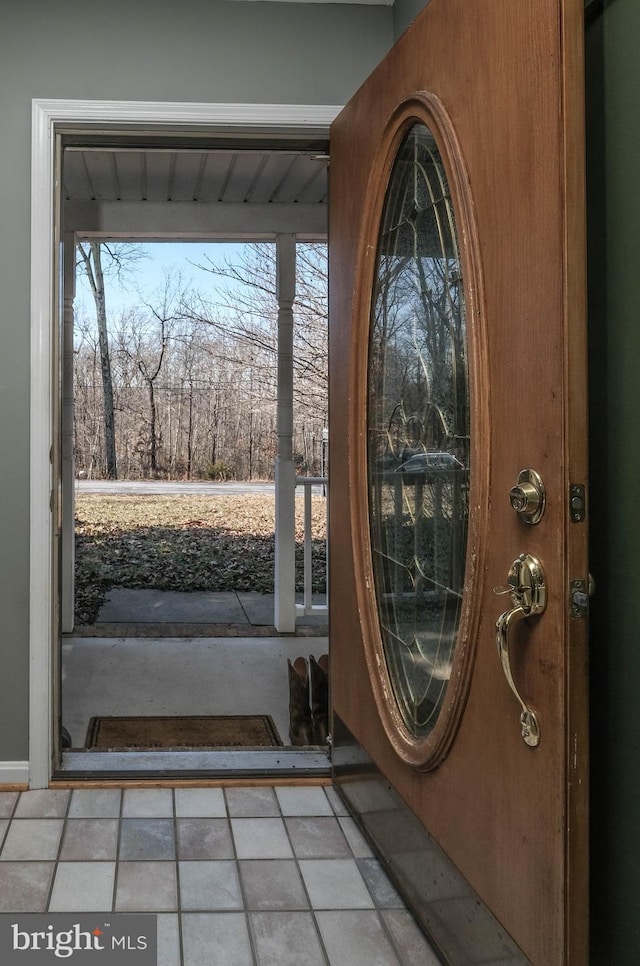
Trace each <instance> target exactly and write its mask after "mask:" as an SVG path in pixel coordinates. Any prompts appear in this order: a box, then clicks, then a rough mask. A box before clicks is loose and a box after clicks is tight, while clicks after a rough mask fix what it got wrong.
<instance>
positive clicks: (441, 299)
mask: <svg viewBox="0 0 640 966" xmlns="http://www.w3.org/2000/svg"><path fill="white" fill-rule="evenodd" d="M369 331H370V339H369V356H368V359H369V361H368V376H367V479H368V489H369V524H370V542H371V554H372V568H373V577H374V584H375V598H376V604H377V609H378V619H379V626H380V635H381V640H382V650H383V655H384V662H385V665H386V671H387V674H388V679H389V683H390V686H391V691H392V693H393V696H394V699H395V701H396V703H397V708H398V711H399V713H400V716H401V720H402V722H403V724H404V727H405V728H406V730H407V732H408V734H409V736H410V738H413V739H416V740H420V739H424V738H426V737H428V736H429V735H430V734H431V732H432V731H433V729H434V727H435V725H436V723H437V721H438V719H439V716H440V712H441V710H442V708H443V705H444V702H445V697H446V694H447V689H448V687H449V683H450V679H451V671H452V667H453V664H454V658H455V651H456V642H457V639H458V631H459V627H460V621H461V615H462V601H463V589H464V583H465V561H466V556H467V552H466V551H467V532H468V518H469V473H470V453H471V438H470V424H471V417H470V403H469V372H468V344H467V331H466V323H465V300H464V290H463V284H462V266H461V259H460V256H459V250H458V241H457V235H456V224H455V218H454V211H453V206H452V200H451V195H450V191H449V186H448V182H447V177H446V173H445V168H444V165H443V161H442V158H441V156H440V153H439V150H438V147H437V145H436V141H435V139H434V137H433V135H432V133H431V131H430V130H429V128H428V127H427V126H426V124H424V123H413V124H412V125H411V126H410V127H409V128H408V131H407V133H406V134H405V135H404V137H403V139H402V141H401V143H400V147H399V150H398V152H397V154H396V157H395V161H394V164H393V168H392V172H391V177H390V180H389V183H388V189H387V194H386V198H385V202H384V207H383V212H382V222H381V228H380V235H379V239H378V249H377V259H376V265H375V273H374V286H373V297H372V303H371V318H370V330H369Z"/></svg>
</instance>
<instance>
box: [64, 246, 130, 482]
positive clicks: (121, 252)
mask: <svg viewBox="0 0 640 966" xmlns="http://www.w3.org/2000/svg"><path fill="white" fill-rule="evenodd" d="M76 247H77V251H78V255H79V258H80V262H79V264H80V265H81V266H82V269H83V271H84V273H85V275H86V277H87V280H88V282H89V287H90V288H91V294H92V295H93V300H94V303H95V307H96V322H97V325H98V339H99V344H100V371H101V376H102V391H103V395H104V437H105V458H106V472H107V477H108V478H109V479H111V480H116V479H117V478H118V463H117V457H116V425H115V407H114V402H113V378H112V374H111V356H110V352H109V335H108V331H107V306H106V293H105V270H104V268H103V263H102V252H103V251H104V252H105V253H106V255H107V257H108V273H109V274H111V275H115V276H116V277H117V278H118V280H119V281H120V282H122V281H123V280H124V278H125V276H126V275H127V274H128V273H129V272H131V270H132V268H133V267H134V265H135V264H136V263H137V262H138V261H139V260H140V258H141V257H143V255H142V252H141V250H140V248H139V247H137V246H135V245H113V244H110V243H108V242H99V241H93V240H91V241H84V242H78V244H77V246H76Z"/></svg>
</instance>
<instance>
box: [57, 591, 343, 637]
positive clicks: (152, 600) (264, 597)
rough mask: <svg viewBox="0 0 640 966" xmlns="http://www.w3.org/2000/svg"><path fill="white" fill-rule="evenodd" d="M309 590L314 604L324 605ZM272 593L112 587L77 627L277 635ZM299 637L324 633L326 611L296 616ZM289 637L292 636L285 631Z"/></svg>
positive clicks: (120, 633) (157, 633)
mask: <svg viewBox="0 0 640 966" xmlns="http://www.w3.org/2000/svg"><path fill="white" fill-rule="evenodd" d="M325 601H326V598H325V596H324V595H314V599H313V603H314V605H321V604H324V603H325ZM273 615H274V595H273V594H258V593H254V592H247V593H241V592H238V593H236V592H235V591H225V592H223V593H215V592H209V591H195V592H193V593H190V594H189V593H182V592H178V591H166V590H138V589H133V590H131V589H128V588H124V587H114V588H113V589H112V590H111V591H110V592H109V593H108V594H107V597H106V600H105V602H104V604H103V605H102V607H101V608H100V611H99V612H98V617H97V620H96V623H95V624H94V625H92V626H91V627H82V626H80V627H76V629H75V631H74V636H76V637H77V636H85V637H114V636H115V637H262V636H269V637H274V636H276V637H277V636H279V635H278V632H277V631H276V629H275V627H274V626H273ZM297 625H298V626H297V628H296V634H295V636H298V637H307V636H309V635H310V634H313V635H314V636H324V635H326V634H327V633H328V618H327V615H326V614H319V615H315V614H314V615H311V616H308V617H301V618H300V619H299V620H298V622H297ZM287 636H291V635H287Z"/></svg>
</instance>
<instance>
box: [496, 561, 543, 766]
mask: <svg viewBox="0 0 640 966" xmlns="http://www.w3.org/2000/svg"><path fill="white" fill-rule="evenodd" d="M493 592H494V593H495V594H499V595H502V594H510V595H511V601H512V603H513V607H511V609H510V610H506V611H505V612H504V613H503V614H501V615H500V617H499V618H498V620H497V621H496V643H497V645H498V655H499V657H500V663H501V664H502V670H503V671H504V676H505V678H506V679H507V684H508V685H509V687H510V688H511V690H512V692H513V694H514V695H515V697H516V699H517V701H518V703H519V705H520V708H521V714H520V729H521V734H522V737H523V739H524V741H525V742H526V744H527V745H529V746H530V747H531V748H535V747H536V745H537V744H538V743H539V742H540V725H539V723H538V719H537V717H536V713H535V711H533V710H532V709H531V708H530V707H529V706H528V705H527V704H526V703H525V702H524V700H523V699H522V697H521V696H520V692H519V691H518V688H517V687H516V684H515V681H514V680H513V673H512V671H511V658H510V655H509V645H510V640H511V638H510V631H511V628H512V626H513V625H514V624H516V623H518V622H519V621H521V620H524V619H525V618H527V617H531V616H532V615H535V614H541V613H542V612H543V610H544V609H545V607H546V606H547V585H546V580H545V576H544V570H543V569H542V564H541V563H540V561H539V560H538V559H537V558H536V557H533V556H532V555H531V554H529V553H521V554H520V556H519V557H518V558H517V560H514V562H513V564H512V565H511V567H510V569H509V573H508V575H507V584H506V585H505V586H504V587H494V589H493Z"/></svg>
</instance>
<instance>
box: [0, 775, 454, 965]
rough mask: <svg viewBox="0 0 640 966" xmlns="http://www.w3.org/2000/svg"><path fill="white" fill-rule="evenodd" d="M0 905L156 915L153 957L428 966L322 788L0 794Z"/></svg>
mask: <svg viewBox="0 0 640 966" xmlns="http://www.w3.org/2000/svg"><path fill="white" fill-rule="evenodd" d="M0 842H1V843H2V848H1V850H0V912H75V913H78V912H107V911H108V912H111V911H113V912H152V913H157V914H158V940H159V941H158V948H159V956H158V966H253V964H257V966H316V964H317V966H320V964H330V966H343V964H344V966H365V964H366V966H418V964H419V966H437V964H438V963H439V962H440V961H439V959H438V958H437V957H436V955H435V954H434V953H433V951H432V950H431V947H430V946H429V944H428V942H427V941H426V939H425V938H424V936H423V935H422V933H421V932H420V931H419V930H418V928H417V926H416V924H415V921H414V919H413V918H412V916H411V914H410V913H409V912H408V911H407V909H406V908H405V906H404V904H403V902H402V900H401V899H400V897H399V896H398V894H397V893H396V891H395V889H394V888H393V885H392V884H391V883H390V881H389V879H388V878H387V876H386V875H385V873H384V872H383V870H382V869H381V867H380V865H379V864H378V862H377V860H376V859H375V857H374V856H373V853H372V852H371V849H370V848H369V846H368V844H367V842H366V841H365V839H364V838H363V837H362V835H361V834H360V832H359V831H358V829H357V827H356V825H355V823H354V821H353V819H351V818H350V817H349V815H348V813H347V810H346V808H345V807H344V805H343V804H342V802H341V800H340V798H339V797H338V795H337V794H336V793H335V791H334V790H333V789H332V788H331V787H328V786H325V787H323V786H306V787H301V786H297V787H290V786H284V785H282V786H277V787H275V788H271V787H266V786H234V787H226V788H224V789H223V788H209V787H202V788H175V789H172V788H148V789H147V788H144V789H141V788H125V789H120V788H99V789H96V788H91V789H89V788H86V789H85V788H82V789H73V790H60V789H47V790H44V791H26V792H21V793H19V792H0Z"/></svg>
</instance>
